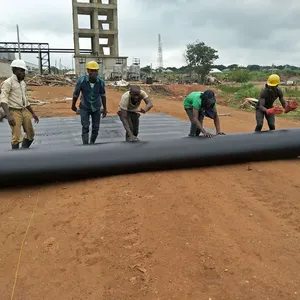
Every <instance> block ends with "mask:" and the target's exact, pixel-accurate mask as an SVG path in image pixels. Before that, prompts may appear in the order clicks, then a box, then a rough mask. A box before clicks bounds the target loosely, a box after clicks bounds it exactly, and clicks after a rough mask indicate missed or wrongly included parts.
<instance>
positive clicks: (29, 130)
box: [9, 108, 34, 145]
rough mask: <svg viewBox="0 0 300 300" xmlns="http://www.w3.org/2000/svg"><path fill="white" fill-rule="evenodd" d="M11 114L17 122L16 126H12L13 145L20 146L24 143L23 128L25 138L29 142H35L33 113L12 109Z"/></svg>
mask: <svg viewBox="0 0 300 300" xmlns="http://www.w3.org/2000/svg"><path fill="white" fill-rule="evenodd" d="M9 112H10V114H11V116H12V117H13V118H14V119H15V122H16V125H15V126H10V127H11V131H12V137H11V144H12V145H18V144H19V143H21V142H22V141H23V136H22V129H21V128H22V127H23V130H24V133H25V135H24V138H25V139H27V140H29V141H33V139H34V129H33V126H32V121H31V118H32V115H31V113H30V112H29V111H28V110H27V109H25V108H23V109H14V108H10V109H9Z"/></svg>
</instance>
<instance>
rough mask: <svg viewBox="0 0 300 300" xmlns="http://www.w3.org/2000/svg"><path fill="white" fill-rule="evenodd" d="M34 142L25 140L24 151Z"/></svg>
mask: <svg viewBox="0 0 300 300" xmlns="http://www.w3.org/2000/svg"><path fill="white" fill-rule="evenodd" d="M32 142H33V140H28V139H23V142H22V149H28V148H29V147H30V145H31V144H32Z"/></svg>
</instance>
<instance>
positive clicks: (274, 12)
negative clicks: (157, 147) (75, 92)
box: [0, 0, 300, 66]
mask: <svg viewBox="0 0 300 300" xmlns="http://www.w3.org/2000/svg"><path fill="white" fill-rule="evenodd" d="M118 2H119V8H118V12H119V44H120V55H123V56H129V61H128V63H129V64H130V63H131V60H132V58H135V57H137V58H140V59H141V63H142V65H146V64H150V63H153V65H154V66H155V65H156V63H157V48H158V34H159V33H160V34H161V36H162V43H163V55H164V65H165V66H180V65H182V64H184V59H183V52H184V50H185V46H186V44H188V43H191V42H194V41H196V40H200V41H203V42H205V43H206V44H207V45H209V46H211V47H213V48H215V49H217V50H218V51H219V57H220V58H219V60H218V61H217V63H223V64H232V63H238V64H242V65H247V64H264V65H267V64H272V63H277V64H294V65H297V64H298V61H300V51H299V50H300V43H299V42H298V37H299V36H300V29H299V25H298V24H299V20H300V2H299V0H290V1H289V2H288V3H287V2H284V1H282V0H273V1H270V0H265V1H261V0H247V1H226V0H211V1H204V0H164V1H161V0H122V1H118ZM16 24H19V25H20V31H21V38H22V40H25V41H32V42H36V41H39V42H49V43H50V45H51V46H52V47H62V48H73V34H72V5H71V1H66V0H64V1H62V0H52V1H45V2H40V1H38V0H27V1H19V3H18V5H16V4H15V2H13V1H11V2H4V3H2V4H1V11H0V30H1V40H2V41H10V40H14V41H15V40H16V33H15V25H16ZM60 58H61V59H62V61H63V64H67V65H69V66H70V65H71V60H72V59H71V56H70V55H53V56H52V60H53V61H55V60H59V59H60ZM31 60H35V57H33V58H32V59H31Z"/></svg>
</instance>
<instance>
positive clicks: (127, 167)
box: [0, 129, 300, 188]
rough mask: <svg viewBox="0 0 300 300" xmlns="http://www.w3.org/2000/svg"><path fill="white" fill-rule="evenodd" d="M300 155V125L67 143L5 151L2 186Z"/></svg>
mask: <svg viewBox="0 0 300 300" xmlns="http://www.w3.org/2000/svg"><path fill="white" fill-rule="evenodd" d="M299 155H300V129H288V130H276V131H268V132H260V133H243V134H232V135H226V136H216V137H213V138H203V137H202V138H182V139H176V140H166V141H163V142H162V141H157V142H139V143H133V144H130V143H125V142H124V143H122V142H121V143H107V144H96V145H92V146H74V147H72V148H67V149H65V148H64V149H56V151H54V150H53V149H51V151H50V150H47V149H42V148H41V149H35V148H33V149H30V150H18V151H8V152H5V153H2V154H1V168H0V186H1V188H3V187H9V186H16V185H27V186H28V185H34V184H42V183H46V182H57V181H70V180H75V179H83V178H91V177H105V176H112V175H121V174H129V173H139V172H151V171H159V170H174V169H188V168H196V167H207V166H215V165H227V164H237V163H242V162H251V161H267V160H277V159H291V158H296V157H297V156H299Z"/></svg>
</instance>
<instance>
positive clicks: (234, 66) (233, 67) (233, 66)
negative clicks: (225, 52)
mask: <svg viewBox="0 0 300 300" xmlns="http://www.w3.org/2000/svg"><path fill="white" fill-rule="evenodd" d="M238 67H239V65H237V64H233V65H229V66H228V67H227V68H228V69H229V70H234V69H237V68H238Z"/></svg>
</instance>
